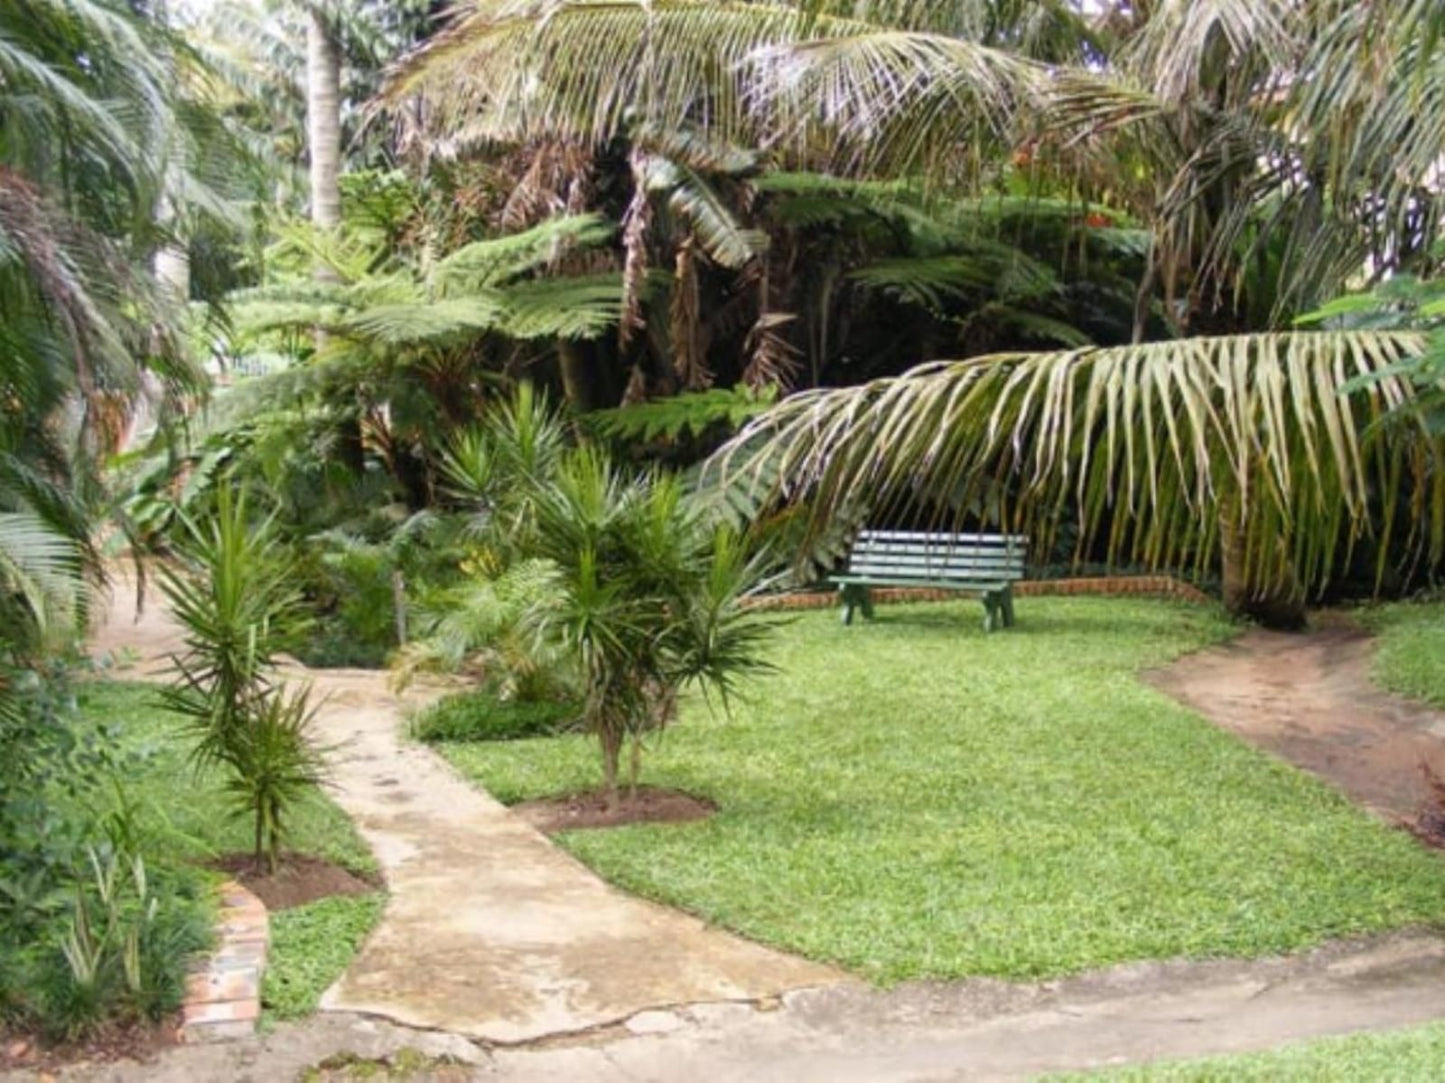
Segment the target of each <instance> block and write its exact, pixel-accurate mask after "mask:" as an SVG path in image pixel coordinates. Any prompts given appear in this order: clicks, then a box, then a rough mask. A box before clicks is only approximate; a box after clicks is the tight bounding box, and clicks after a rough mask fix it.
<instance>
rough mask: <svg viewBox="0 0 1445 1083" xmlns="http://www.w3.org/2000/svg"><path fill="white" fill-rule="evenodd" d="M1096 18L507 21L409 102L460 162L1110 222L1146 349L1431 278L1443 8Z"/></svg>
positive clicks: (1092, 14) (873, 12)
mask: <svg viewBox="0 0 1445 1083" xmlns="http://www.w3.org/2000/svg"><path fill="white" fill-rule="evenodd" d="M930 8H931V9H934V10H933V11H932V12H930V11H928V10H927V9H930ZM1382 9H1383V10H1382ZM1088 10H1089V14H1088V15H1085V14H1083V13H1081V11H1080V9H1079V8H1078V7H1077V6H1075V5H1072V4H1019V3H1014V2H1011V0H978V2H976V3H964V4H957V5H954V4H935V5H920V4H917V3H913V2H909V0H893V2H888V0H884V2H882V3H861V2H858V3H851V2H847V0H838V2H836V3H827V2H819V0H812V2H790V0H743V2H738V3H729V4H725V5H719V4H711V3H706V2H704V0H654V2H646V3H644V2H642V0H636V2H628V0H620V2H609V3H595V2H588V0H536V2H530V3H483V4H478V5H476V6H475V7H474V8H472V9H469V11H468V12H467V13H466V14H465V15H464V16H462V17H460V18H459V19H457V20H456V21H455V22H454V23H453V24H452V25H451V26H450V27H449V28H447V29H446V30H445V31H443V32H442V33H440V34H438V35H436V36H435V37H434V38H433V39H432V40H431V41H430V42H429V43H428V44H427V45H426V46H425V47H424V48H422V49H420V50H418V51H417V52H416V53H415V54H413V56H412V57H410V58H408V59H407V60H406V61H405V62H404V63H403V64H401V65H400V66H399V68H398V70H397V73H396V75H395V76H394V78H393V79H392V80H391V82H390V84H389V86H388V88H387V90H386V93H385V100H387V101H389V102H390V103H393V104H395V105H397V106H405V107H406V108H407V109H408V110H413V111H412V112H410V113H409V114H408V115H409V116H414V117H419V118H420V123H421V124H422V125H423V126H424V128H425V129H426V130H427V131H430V132H431V133H432V135H433V136H434V137H435V138H436V139H437V140H438V141H439V142H442V143H444V144H445V145H448V146H451V147H455V146H457V145H458V144H459V143H462V144H464V143H465V142H466V141H468V140H476V139H479V138H483V137H486V138H492V139H499V140H519V139H527V138H558V137H566V138H570V139H573V140H577V141H580V142H582V143H584V144H594V145H595V144H602V143H605V142H606V141H607V140H609V139H612V138H616V137H618V136H635V135H637V134H638V133H643V132H646V131H649V130H657V131H673V130H678V129H689V130H698V131H701V132H703V133H704V134H706V135H707V136H708V137H709V138H711V139H713V140H715V141H718V142H723V143H726V142H734V143H737V144H740V145H742V146H745V147H760V148H765V149H767V150H769V151H770V152H771V153H772V154H773V155H774V156H775V158H778V159H781V160H782V161H784V162H787V161H789V160H792V161H797V160H801V161H802V162H803V163H805V164H809V165H813V166H819V165H826V166H831V167H833V168H842V169H849V170H864V171H870V172H882V173H886V174H889V175H899V174H908V173H917V172H923V173H926V174H929V175H931V176H932V178H933V179H934V182H935V183H937V184H939V185H941V186H944V187H948V188H952V189H958V188H960V187H962V188H965V189H967V188H969V187H976V186H978V185H979V184H987V183H991V182H997V181H1002V180H1007V179H1008V178H1010V177H1028V178H1030V179H1032V180H1033V181H1034V182H1036V183H1040V184H1043V185H1044V186H1045V188H1046V189H1047V188H1048V187H1050V186H1052V187H1053V188H1054V190H1060V191H1065V192H1071V193H1074V194H1076V195H1081V196H1089V197H1092V198H1103V199H1105V200H1106V201H1107V202H1109V203H1111V204H1112V205H1115V206H1118V207H1121V208H1124V209H1127V210H1130V211H1132V212H1133V213H1134V214H1135V215H1136V216H1137V217H1139V218H1140V219H1141V220H1143V221H1145V222H1147V223H1148V224H1149V226H1150V227H1151V230H1152V232H1153V235H1154V246H1153V253H1152V261H1151V263H1152V265H1151V270H1150V273H1149V274H1148V275H1147V276H1146V278H1145V280H1144V281H1143V282H1142V283H1141V287H1140V302H1139V307H1140V319H1139V321H1138V324H1139V327H1140V329H1141V332H1142V329H1143V327H1144V325H1145V317H1146V316H1147V315H1148V313H1149V311H1150V308H1151V306H1152V305H1153V304H1154V303H1155V302H1156V301H1157V302H1162V311H1163V312H1164V314H1165V315H1166V316H1167V317H1168V318H1170V319H1171V320H1172V321H1173V323H1174V325H1175V327H1176V329H1177V331H1178V332H1179V333H1195V332H1198V333H1218V332H1230V331H1241V330H1253V329H1261V328H1263V327H1265V326H1271V325H1278V324H1279V323H1280V322H1281V321H1283V320H1284V319H1285V318H1286V317H1287V316H1288V315H1289V313H1290V311H1291V310H1296V311H1297V310H1298V309H1299V307H1300V306H1302V305H1303V306H1306V307H1308V306H1310V305H1312V304H1313V303H1315V302H1317V301H1318V300H1319V299H1321V298H1322V297H1328V296H1332V295H1333V294H1334V293H1337V292H1339V290H1340V289H1341V288H1342V287H1343V284H1344V283H1345V281H1346V280H1347V279H1348V277H1349V276H1350V275H1352V274H1354V273H1355V272H1356V271H1358V269H1359V268H1360V267H1361V266H1362V265H1369V266H1370V267H1371V268H1372V269H1373V270H1374V272H1375V273H1376V274H1384V273H1387V272H1388V271H1390V270H1392V269H1394V268H1397V267H1400V266H1402V265H1406V264H1408V263H1410V262H1412V261H1415V262H1418V261H1419V260H1420V259H1422V258H1424V257H1425V254H1426V253H1428V251H1429V248H1430V244H1431V242H1432V240H1433V238H1434V237H1435V236H1436V235H1437V230H1438V222H1437V219H1438V215H1436V214H1435V213H1434V211H1433V210H1432V209H1431V205H1432V202H1433V201H1432V199H1431V198H1430V197H1429V196H1428V194H1427V193H1428V191H1429V189H1428V185H1429V183H1430V179H1431V178H1432V177H1433V176H1434V170H1435V167H1436V163H1437V162H1438V161H1439V160H1440V158H1441V154H1442V152H1445V116H1442V115H1438V114H1437V110H1441V109H1445V106H1442V105H1441V104H1440V103H1441V102H1442V101H1445V96H1442V95H1441V94H1440V93H1438V88H1439V86H1440V84H1441V83H1442V81H1445V51H1442V50H1439V49H1433V48H1431V47H1430V42H1432V41H1433V40H1434V37H1433V36H1432V34H1431V33H1430V28H1431V26H1432V25H1433V26H1435V27H1436V29H1438V18H1439V16H1438V13H1433V8H1432V6H1431V5H1430V4H1428V3H1426V2H1424V0H1390V2H1388V3H1386V4H1384V5H1380V4H1372V5H1361V4H1357V3H1351V2H1348V0H1308V2H1306V3H1296V2H1293V0H1219V2H1212V3H1209V4H1199V3H1194V2H1192V0H1158V2H1155V3H1149V4H1136V3H1128V4H1125V3H1101V4H1095V5H1090V6H1089V9H1088ZM860 13H861V17H860ZM1424 20H1435V22H1434V23H1428V22H1425V21H1424ZM1385 28H1388V29H1385ZM598 43H605V47H601V46H599V44H598Z"/></svg>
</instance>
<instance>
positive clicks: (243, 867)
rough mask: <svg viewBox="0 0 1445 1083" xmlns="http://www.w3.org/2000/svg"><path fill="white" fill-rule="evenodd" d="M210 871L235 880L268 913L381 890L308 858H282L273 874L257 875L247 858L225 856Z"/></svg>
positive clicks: (253, 862)
mask: <svg viewBox="0 0 1445 1083" xmlns="http://www.w3.org/2000/svg"><path fill="white" fill-rule="evenodd" d="M211 867H212V868H215V869H220V870H221V871H222V872H227V873H230V874H231V875H232V876H234V877H235V878H236V879H237V880H239V881H240V882H241V883H242V884H243V885H245V886H246V887H247V888H248V889H249V890H250V891H251V893H252V894H254V895H255V896H256V897H257V898H258V899H260V900H261V901H262V902H263V903H265V904H266V909H267V910H289V909H290V908H292V907H294V906H305V905H306V904H307V903H309V902H315V901H316V900H317V899H329V898H331V896H333V895H367V894H370V893H371V892H373V891H375V890H376V889H377V888H378V887H380V886H381V885H380V884H379V883H377V882H375V881H372V880H368V879H364V878H362V877H360V876H358V875H357V874H356V873H354V872H351V871H350V870H349V869H343V868H342V867H341V866H340V865H333V864H332V863H331V862H329V861H326V860H323V859H322V858H319V857H312V856H311V855H310V854H283V855H282V856H281V860H280V861H279V862H278V863H277V865H276V871H275V872H274V873H264V874H263V873H257V871H256V863H255V860H254V859H253V858H252V856H251V855H250V854H226V855H225V856H224V857H222V858H220V859H218V860H217V861H215V862H212V864H211Z"/></svg>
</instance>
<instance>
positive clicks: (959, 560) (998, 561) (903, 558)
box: [850, 551, 1024, 568]
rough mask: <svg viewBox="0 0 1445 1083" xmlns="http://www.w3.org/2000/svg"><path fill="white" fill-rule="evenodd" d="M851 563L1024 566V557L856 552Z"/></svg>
mask: <svg viewBox="0 0 1445 1083" xmlns="http://www.w3.org/2000/svg"><path fill="white" fill-rule="evenodd" d="M850 563H851V564H889V565H893V564H896V565H898V566H900V567H909V566H918V565H923V564H928V565H938V566H941V567H944V566H946V567H957V568H968V567H981V568H1022V567H1023V566H1024V558H1023V557H1022V556H1021V555H1020V556H1006V555H1004V554H1002V553H1000V554H999V555H998V556H991V557H968V556H959V555H958V554H956V553H929V554H922V553H920V554H918V555H914V554H911V553H910V554H907V555H900V554H895V553H870V552H866V551H865V552H861V553H854V554H853V556H852V558H851V559H850Z"/></svg>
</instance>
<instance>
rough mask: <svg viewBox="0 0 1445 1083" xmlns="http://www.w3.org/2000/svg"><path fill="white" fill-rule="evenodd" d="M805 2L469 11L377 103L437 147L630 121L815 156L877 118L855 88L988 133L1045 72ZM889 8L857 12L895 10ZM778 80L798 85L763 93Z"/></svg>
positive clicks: (971, 45) (573, 2)
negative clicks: (938, 60) (964, 119)
mask: <svg viewBox="0 0 1445 1083" xmlns="http://www.w3.org/2000/svg"><path fill="white" fill-rule="evenodd" d="M809 7H811V5H797V6H795V5H791V4H786V3H776V4H774V3H766V2H744V0H728V2H725V3H712V2H707V0H551V2H539V3H511V4H509V3H501V4H495V3H485V4H478V5H477V6H476V7H474V8H473V9H472V10H471V11H470V12H467V13H465V14H463V15H461V16H460V17H459V18H457V19H456V20H455V21H454V22H453V23H452V25H451V26H449V27H448V28H446V29H445V30H443V31H442V32H441V33H439V34H437V35H435V36H434V37H433V38H432V39H431V40H430V41H429V42H428V43H427V44H426V45H425V46H424V47H423V48H421V49H419V50H418V51H417V52H416V53H414V54H413V55H412V56H410V57H408V58H407V59H406V60H405V61H403V62H402V63H401V64H400V65H399V66H398V67H397V69H396V70H395V72H394V73H393V75H392V77H391V79H390V80H389V82H388V85H387V87H386V89H385V91H384V93H383V101H384V102H385V103H386V104H388V105H390V106H392V107H394V108H397V109H399V110H405V113H404V115H405V116H406V117H407V118H408V123H410V124H412V125H413V126H414V127H416V128H418V129H419V130H420V131H422V132H424V133H429V134H430V135H431V136H432V137H433V138H434V140H436V141H437V142H439V143H441V144H442V145H443V146H446V145H447V143H448V141H449V140H451V139H452V137H453V135H454V133H457V132H464V133H467V135H468V136H469V137H471V138H475V137H476V136H477V135H479V134H480V133H486V134H487V135H489V136H490V137H491V138H494V139H498V140H502V141H511V142H519V141H526V140H528V139H532V138H570V139H576V140H580V141H582V142H584V143H589V144H601V143H605V142H606V141H607V140H609V139H611V138H613V137H615V136H617V135H622V134H628V133H630V132H633V131H634V130H636V129H639V128H642V129H645V130H648V131H675V130H695V131H699V132H702V133H705V134H706V135H707V136H708V137H709V138H711V139H714V140H716V141H719V142H723V143H728V142H731V143H735V144H738V145H743V146H757V145H761V144H762V143H764V142H765V141H767V138H768V136H769V135H770V134H771V135H773V136H776V134H777V133H778V132H780V131H782V130H784V129H786V131H787V137H788V139H789V141H790V142H792V143H793V144H794V145H795V146H798V147H812V148H814V149H817V148H818V147H819V146H820V145H821V144H820V141H819V140H820V133H821V132H824V131H831V132H832V133H833V135H834V136H835V137H836V136H837V135H838V134H839V133H840V132H842V133H844V134H846V135H847V136H849V140H848V142H849V144H850V146H852V145H854V144H856V143H858V139H857V138H855V137H864V136H872V135H875V134H876V132H877V125H876V123H875V122H876V120H877V116H878V114H877V113H866V112H865V113H862V114H859V115H856V116H855V115H854V114H853V113H852V110H853V109H854V108H858V107H860V101H859V99H858V98H857V97H856V95H854V94H853V93H852V92H853V91H862V90H865V89H866V90H868V91H869V92H871V93H877V94H884V95H888V96H889V97H891V98H897V99H900V100H906V101H907V102H909V103H915V104H918V105H919V106H920V107H921V109H923V110H924V111H925V112H930V113H931V114H932V115H933V116H934V119H935V120H936V119H937V118H938V115H939V112H940V110H943V109H945V107H946V108H947V109H948V110H955V109H958V108H959V107H965V108H966V109H967V110H968V111H969V112H970V113H971V115H972V116H973V117H974V118H976V119H978V120H979V121H980V122H981V123H983V124H984V126H985V127H989V128H993V129H994V130H1002V129H1003V128H1005V127H1006V126H1007V125H1008V124H1009V123H1010V121H1011V118H1012V115H1013V111H1014V109H1015V108H1016V106H1017V104H1018V99H1019V97H1020V96H1021V95H1023V94H1026V93H1028V90H1027V88H1028V87H1030V86H1031V85H1033V83H1034V82H1035V81H1036V80H1037V78H1038V77H1039V75H1040V71H1037V70H1035V69H1034V68H1033V67H1032V66H1031V65H1030V63H1029V62H1027V61H1024V60H1021V59H1019V58H1018V57H1016V56H1013V55H1010V54H1008V53H1006V52H1004V51H1002V50H996V49H993V48H991V47H989V46H985V45H980V44H978V43H977V42H973V41H965V40H960V39H955V38H951V37H947V36H945V35H926V34H925V35H916V36H914V37H907V36H904V37H902V38H899V37H895V36H894V35H893V30H894V28H895V26H896V25H897V24H896V23H893V22H887V21H885V22H879V23H875V22H870V21H867V20H866V19H861V18H845V17H841V16H839V15H836V14H832V13H829V12H820V11H818V10H816V8H814V9H813V10H808V8H809ZM885 8H886V6H882V5H880V6H877V7H870V10H869V11H868V12H867V14H868V15H869V16H877V17H880V18H883V19H888V18H890V17H891V16H896V15H898V14H899V13H898V12H890V11H888V10H885ZM936 53H942V54H944V55H946V56H949V57H951V58H952V60H953V67H952V69H951V70H950V72H949V73H947V74H945V75H944V76H942V77H939V76H938V74H937V73H936V72H934V71H933V70H932V69H931V68H930V67H929V65H930V64H931V63H932V61H933V59H934V54H936ZM780 76H786V79H785V80H784V81H785V82H786V84H787V85H788V87H790V88H791V89H792V90H794V91H797V92H798V93H796V94H789V95H788V96H786V97H784V96H780V95H778V94H776V93H774V91H775V90H776V89H777V87H778V86H779V78H780ZM837 89H845V90H846V91H848V93H847V94H835V93H834V91H835V90H837ZM845 106H846V108H845ZM890 131H891V132H892V133H893V135H892V138H893V140H894V141H895V142H899V143H902V144H906V145H907V146H909V147H911V148H912V149H915V150H916V149H918V144H917V141H916V140H915V139H914V138H912V137H913V135H914V134H916V132H917V128H916V127H911V128H909V129H908V130H902V129H890ZM958 134H959V130H958V126H957V125H956V124H954V125H953V128H952V135H953V136H954V137H956V136H957V135H958Z"/></svg>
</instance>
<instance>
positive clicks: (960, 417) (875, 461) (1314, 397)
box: [713, 332, 1445, 624]
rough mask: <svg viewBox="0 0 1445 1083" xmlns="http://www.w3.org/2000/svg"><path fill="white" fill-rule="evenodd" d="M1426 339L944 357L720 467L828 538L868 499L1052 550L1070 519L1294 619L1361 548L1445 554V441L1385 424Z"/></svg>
mask: <svg viewBox="0 0 1445 1083" xmlns="http://www.w3.org/2000/svg"><path fill="white" fill-rule="evenodd" d="M1422 345H1423V339H1422V337H1421V336H1419V335H1417V334H1408V333H1394V334H1391V333H1369V332H1350V333H1345V332H1337V333H1313V334H1311V333H1295V334H1276V335H1249V336H1235V337H1221V338H1195V339H1187V340H1184V341H1181V342H1161V343H1153V344H1145V345H1140V346H1130V347H1116V348H1112V349H1083V350H1071V351H1064V352H1058V353H1043V354H1011V355H1007V354H1006V355H1000V356H996V357H981V358H974V359H972V360H968V361H955V362H937V363H934V364H932V365H927V366H924V367H922V368H920V369H917V370H915V371H914V372H911V373H909V374H907V375H905V376H903V377H899V378H897V379H887V380H879V381H874V382H873V383H871V384H867V385H863V386H860V387H856V388H845V389H840V390H826V391H817V392H809V393H805V394H800V395H796V396H794V397H792V398H790V399H787V400H785V401H784V402H782V403H781V404H779V405H778V406H776V407H774V408H773V409H772V410H771V411H770V412H769V413H767V414H765V415H763V416H762V417H761V418H759V419H757V420H756V421H755V422H753V423H752V425H750V426H749V427H748V428H747V429H745V430H744V431H743V432H742V433H741V434H739V436H738V437H737V438H736V439H735V440H734V441H733V442H732V443H731V444H730V445H729V446H727V447H725V448H724V449H723V450H722V451H720V452H719V453H718V456H717V458H716V460H715V462H714V464H713V468H714V469H715V470H716V471H718V472H719V474H720V475H721V476H722V477H723V478H724V479H729V480H730V481H731V483H733V484H743V485H747V484H750V483H752V482H755V481H756V479H758V478H759V477H763V478H767V479H772V480H771V482H770V484H772V485H773V486H774V488H775V490H776V492H777V494H778V495H779V496H780V497H781V498H782V499H784V500H787V501H791V502H795V503H802V504H804V505H806V508H807V514H808V515H809V517H810V521H811V522H812V523H813V524H814V528H815V530H816V529H818V528H820V527H822V526H823V525H824V524H827V523H828V522H829V521H830V520H831V519H833V518H835V517H836V516H839V515H850V514H853V513H854V512H855V510H856V507H857V504H858V501H859V500H860V499H863V500H864V501H865V502H866V504H867V506H868V508H869V510H870V511H872V512H873V513H874V514H889V513H890V512H892V513H897V514H910V513H911V514H912V515H913V516H915V517H922V516H932V517H933V518H934V519H937V520H944V521H950V522H955V523H956V522H959V521H961V520H964V519H972V520H975V521H982V522H989V523H996V524H1000V525H1002V526H1003V527H1005V528H1006V529H1009V530H1019V531H1026V532H1029V533H1031V534H1032V536H1033V537H1034V539H1035V541H1036V543H1037V544H1038V545H1040V546H1041V547H1044V548H1045V549H1047V548H1048V547H1049V546H1050V543H1051V542H1050V540H1051V538H1052V537H1053V536H1054V535H1055V534H1056V533H1057V532H1058V531H1059V529H1060V526H1061V525H1062V524H1063V523H1064V522H1066V521H1067V520H1068V519H1069V518H1070V517H1077V521H1078V525H1079V527H1080V528H1081V529H1080V534H1079V546H1080V553H1081V554H1083V553H1086V552H1088V551H1089V550H1090V549H1091V547H1094V546H1095V545H1101V546H1102V547H1103V549H1104V551H1105V552H1106V554H1107V556H1108V557H1109V558H1110V559H1116V558H1118V557H1121V556H1123V557H1127V558H1128V559H1130V560H1133V561H1138V562H1141V563H1145V564H1149V565H1153V566H1158V567H1181V566H1193V567H1195V568H1198V569H1203V570H1208V571H1213V570H1214V569H1215V568H1219V569H1221V570H1222V575H1223V582H1224V597H1225V602H1226V605H1228V607H1229V608H1230V609H1231V610H1232V611H1234V612H1237V613H1245V612H1248V613H1254V614H1256V615H1259V616H1262V617H1264V618H1266V619H1269V620H1272V621H1274V622H1276V623H1284V624H1288V623H1293V622H1297V621H1298V620H1299V619H1300V616H1301V612H1302V610H1301V607H1302V604H1303V602H1304V600H1305V598H1306V597H1307V596H1308V595H1309V594H1310V593H1311V592H1314V591H1316V590H1318V589H1320V588H1321V587H1323V586H1324V585H1325V584H1327V583H1328V582H1329V581H1330V577H1331V575H1332V573H1334V572H1336V571H1337V570H1338V569H1339V567H1340V565H1341V563H1342V562H1343V561H1344V560H1345V559H1346V558H1347V557H1348V555H1349V554H1350V553H1351V551H1352V550H1353V548H1354V547H1355V546H1356V545H1357V544H1358V543H1360V542H1361V541H1362V540H1365V539H1369V540H1370V541H1371V543H1372V544H1374V545H1375V546H1376V553H1377V557H1376V564H1377V574H1380V575H1383V574H1384V572H1385V571H1386V570H1387V567H1388V562H1389V561H1391V560H1392V559H1395V558H1398V557H1399V556H1400V554H1401V552H1402V551H1411V552H1415V553H1422V554H1423V555H1425V556H1427V557H1428V558H1429V559H1430V560H1431V561H1438V560H1439V559H1440V556H1441V554H1442V549H1445V528H1442V524H1445V503H1442V501H1445V489H1442V487H1441V486H1440V484H1439V478H1440V473H1439V469H1440V467H1439V464H1440V462H1441V458H1440V456H1441V454H1442V453H1445V446H1442V444H1441V441H1440V437H1439V436H1438V435H1436V434H1432V433H1430V432H1428V431H1427V430H1425V429H1424V428H1423V427H1422V426H1420V425H1418V424H1415V425H1413V426H1410V427H1409V428H1400V427H1385V428H1378V427H1376V428H1372V427H1371V422H1372V421H1374V420H1375V419H1377V418H1379V417H1381V416H1382V415H1384V414H1385V413H1386V412H1387V411H1389V410H1390V409H1392V408H1394V407H1397V406H1399V405H1400V404H1402V403H1405V402H1408V401H1409V399H1410V398H1411V396H1412V395H1413V394H1414V389H1413V387H1412V385H1411V384H1410V382H1409V381H1408V380H1407V379H1405V378H1404V377H1403V376H1402V375H1401V374H1400V372H1399V367H1398V366H1399V365H1400V363H1401V362H1402V361H1404V360H1405V359H1406V358H1408V357H1410V356H1412V355H1414V354H1416V353H1418V352H1419V350H1420V349H1421V347H1422ZM1357 377H1364V378H1368V379H1369V380H1370V381H1371V382H1370V384H1369V386H1368V387H1367V388H1366V389H1365V390H1364V391H1362V392H1361V393H1360V394H1358V395H1355V396H1348V395H1345V394H1343V391H1344V389H1345V387H1346V384H1347V383H1348V382H1349V381H1351V380H1352V379H1354V378H1357ZM725 483H726V481H725ZM1397 532H1398V536H1397Z"/></svg>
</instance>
